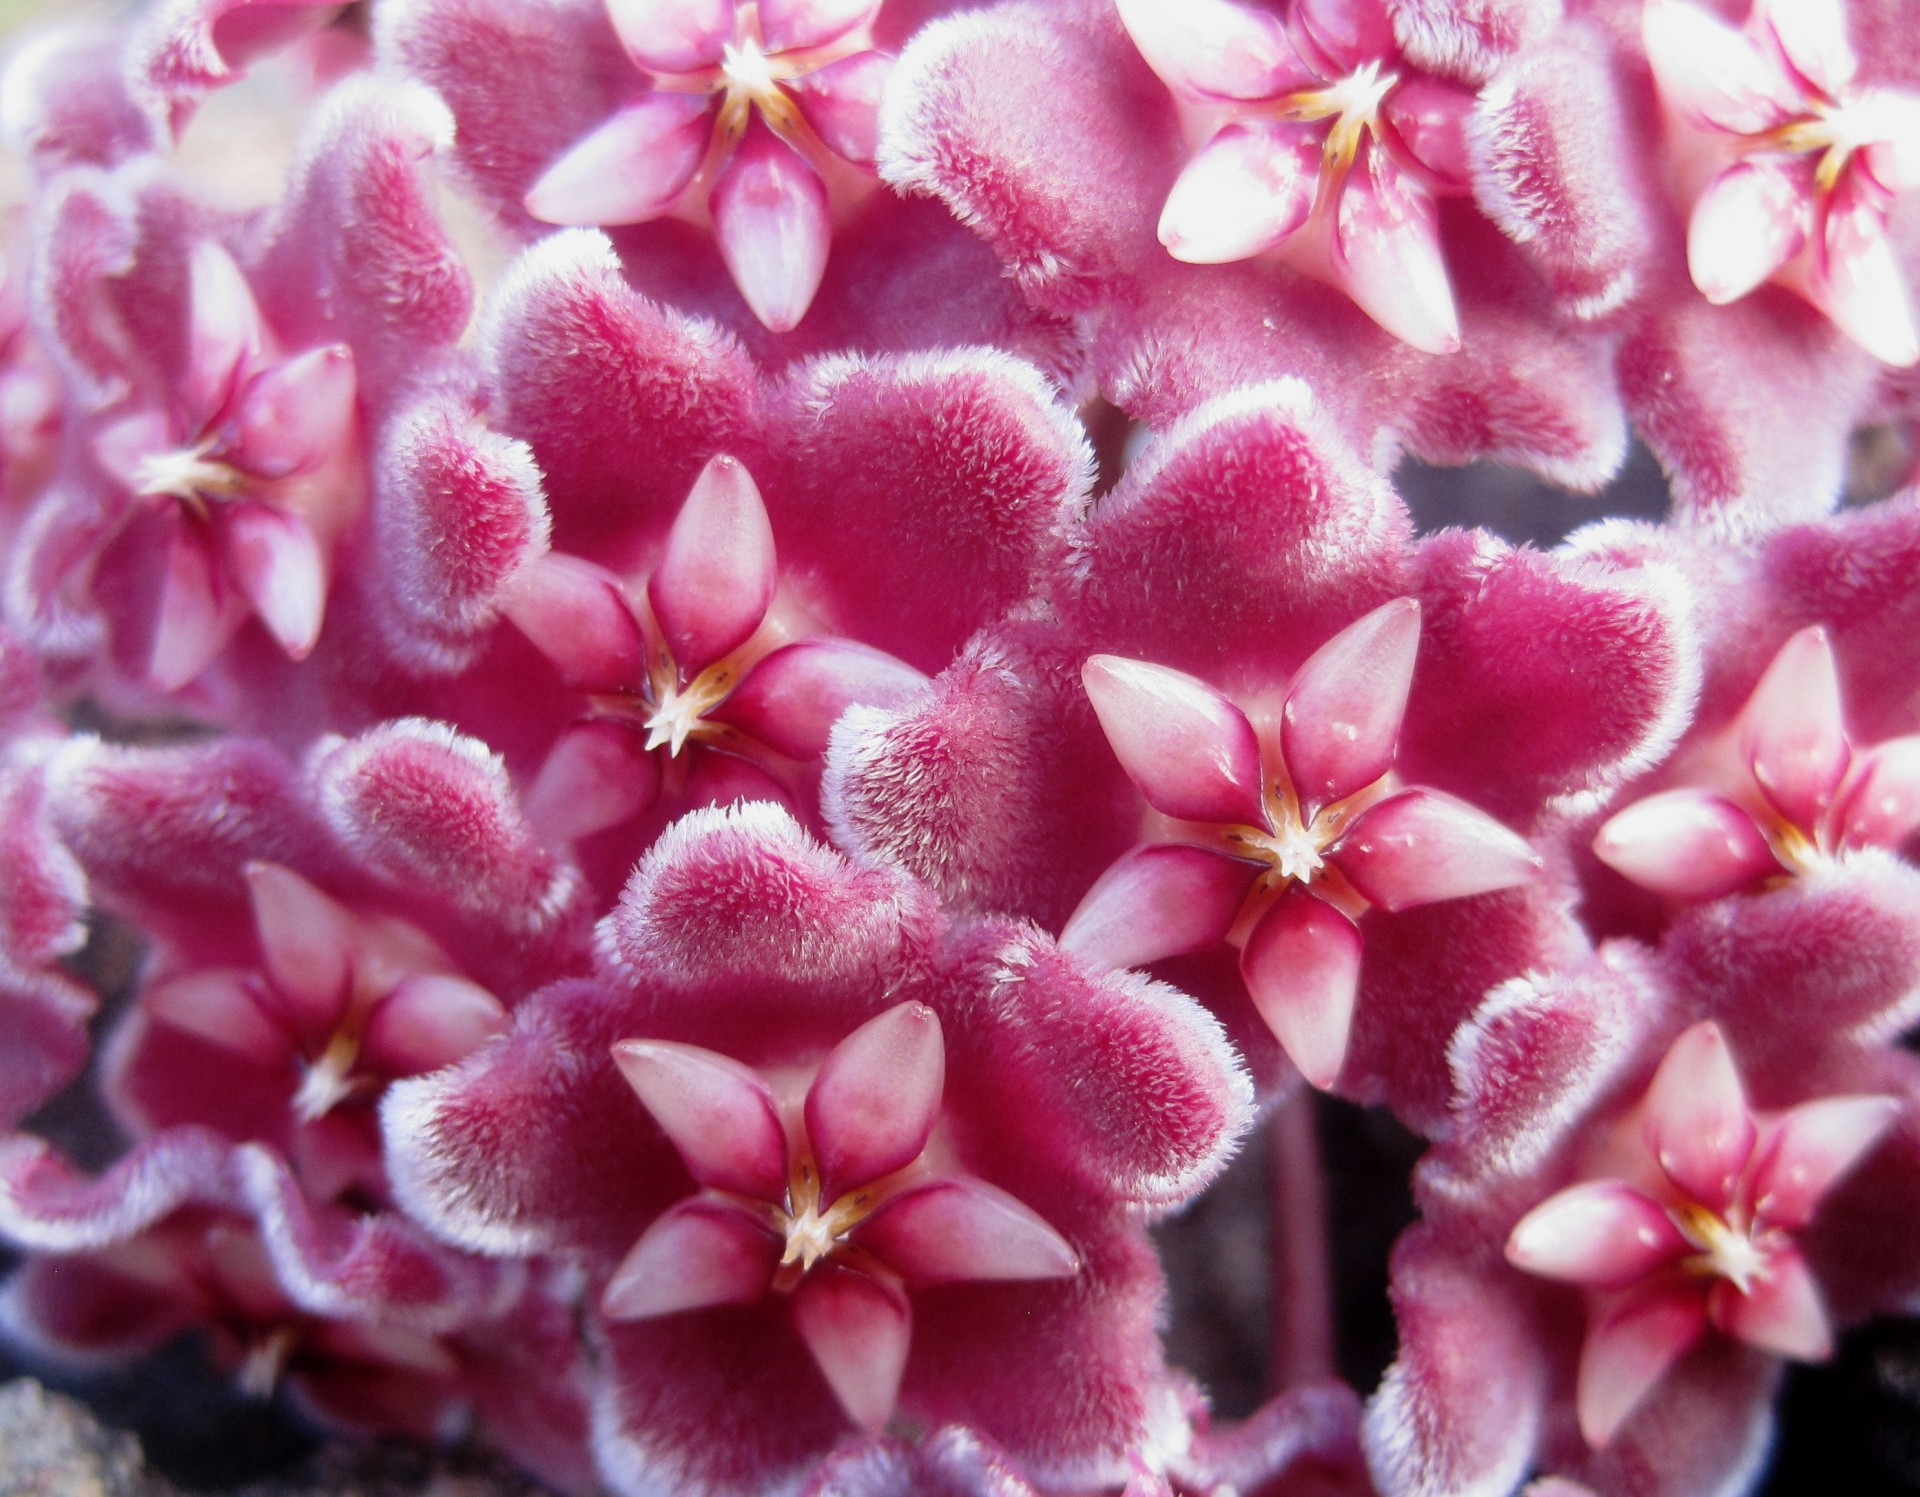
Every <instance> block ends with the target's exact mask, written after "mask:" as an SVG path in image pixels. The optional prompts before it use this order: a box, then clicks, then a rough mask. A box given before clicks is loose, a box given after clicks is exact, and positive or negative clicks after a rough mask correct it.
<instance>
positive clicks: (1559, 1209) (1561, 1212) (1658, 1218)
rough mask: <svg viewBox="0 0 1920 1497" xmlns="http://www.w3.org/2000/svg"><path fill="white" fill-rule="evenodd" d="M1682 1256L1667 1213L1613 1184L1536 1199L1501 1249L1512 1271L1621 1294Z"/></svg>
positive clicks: (1678, 1237)
mask: <svg viewBox="0 0 1920 1497" xmlns="http://www.w3.org/2000/svg"><path fill="white" fill-rule="evenodd" d="M1686 1251H1687V1240H1686V1238H1684V1237H1683V1236H1681V1235H1680V1230H1679V1228H1677V1227H1675V1226H1674V1224H1673V1222H1672V1220H1671V1218H1669V1217H1668V1215H1667V1213H1666V1212H1665V1211H1664V1210H1662V1209H1661V1208H1660V1206H1659V1205H1657V1204H1656V1203H1655V1202H1654V1201H1652V1200H1651V1199H1649V1198H1648V1197H1647V1196H1646V1195H1645V1194H1644V1193H1642V1192H1641V1191H1638V1190H1636V1189H1634V1188H1633V1187H1632V1186H1631V1185H1624V1184H1622V1183H1621V1182H1619V1181H1617V1180H1596V1181H1591V1182H1589V1183H1588V1184H1585V1185H1576V1186H1573V1187H1572V1188H1571V1189H1568V1190H1563V1191H1561V1192H1560V1193H1559V1194H1558V1195H1556V1196H1552V1197H1550V1198H1549V1199H1547V1200H1545V1201H1543V1202H1541V1204H1540V1205H1538V1206H1536V1207H1534V1208H1533V1210H1531V1211H1529V1212H1528V1213H1527V1214H1526V1215H1525V1216H1524V1217H1522V1218H1521V1219H1520V1222H1519V1224H1518V1225H1517V1226H1515V1227H1514V1229H1513V1232H1512V1235H1511V1236H1509V1237H1508V1238H1507V1248H1506V1252H1507V1261H1508V1262H1509V1263H1511V1264H1512V1265H1513V1266H1514V1267H1515V1268H1519V1269H1523V1270H1525V1271H1526V1272H1527V1273H1535V1274H1540V1275H1542V1276H1543V1277H1546V1278H1549V1279H1560V1280H1563V1281H1565V1282H1566V1283H1569V1284H1584V1285H1587V1286H1588V1287H1589V1288H1594V1289H1624V1288H1626V1287H1627V1286H1628V1285H1629V1284H1632V1283H1634V1282H1636V1281H1637V1280H1639V1279H1642V1278H1645V1277H1646V1276H1647V1275H1648V1274H1649V1273H1651V1272H1653V1270H1654V1269H1656V1268H1658V1267H1659V1266H1660V1265H1661V1264H1663V1263H1668V1262H1671V1261H1672V1260H1674V1259H1676V1258H1679V1257H1680V1256H1682V1255H1683V1254H1684V1253H1685V1252H1686Z"/></svg>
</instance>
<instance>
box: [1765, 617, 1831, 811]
mask: <svg viewBox="0 0 1920 1497" xmlns="http://www.w3.org/2000/svg"><path fill="white" fill-rule="evenodd" d="M1739 734H1740V745H1741V750H1742V752H1743V753H1745V754H1746V756H1747V758H1748V760H1749V762H1750V763H1751V764H1752V766H1753V777H1754V779H1755V780H1756V781H1758V782H1759V785H1760V788H1761V789H1762V790H1763V791H1765V792H1766V796H1767V799H1768V800H1770V801H1771V802H1773V805H1774V807H1775V808H1776V809H1777V810H1778V811H1779V812H1780V814H1781V815H1783V816H1785V817H1786V818H1787V819H1788V820H1790V821H1791V822H1793V824H1794V825H1795V826H1798V827H1800V828H1802V829H1803V830H1807V831H1811V830H1812V829H1813V828H1814V826H1816V825H1817V824H1818V823H1819V820H1820V816H1821V813H1822V812H1824V811H1825V810H1826V809H1827V807H1828V805H1829V804H1831V802H1832V800H1833V796H1834V792H1835V791H1836V790H1838V789H1839V788H1840V779H1841V776H1843V775H1844V774H1846V772H1847V760H1848V757H1849V756H1848V750H1847V733H1846V727H1845V724H1844V722H1843V720H1842V718H1841V715H1840V675H1839V672H1838V671H1837V670H1836V669H1835V667H1834V663H1833V646H1832V645H1831V644H1829V643H1828V641H1827V631H1826V630H1825V629H1823V628H1819V627H1817V626H1816V627H1814V628H1811V629H1802V630H1801V631H1800V632H1799V633H1798V634H1796V635H1794V636H1793V638H1792V639H1790V640H1788V641H1787V642H1786V643H1785V644H1784V645H1782V646H1781V647H1780V653H1779V654H1778V655H1775V656H1774V657H1773V663H1772V664H1771V665H1769V666H1768V667H1767V672H1766V674H1765V675H1764V676H1762V677H1761V678H1760V684H1759V685H1758V686H1756V687H1754V689H1753V695H1752V696H1750V697H1748V698H1747V704H1746V705H1745V706H1744V707H1742V708H1741V709H1740V720H1739Z"/></svg>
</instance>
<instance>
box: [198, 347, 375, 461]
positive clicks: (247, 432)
mask: <svg viewBox="0 0 1920 1497" xmlns="http://www.w3.org/2000/svg"><path fill="white" fill-rule="evenodd" d="M355 388H356V386H355V381H354V373H353V351H352V350H351V349H349V348H348V347H347V346H346V345H345V344H344V343H333V344H329V345H328V346H326V347H324V348H315V349H311V350H309V351H308V352H306V353H303V354H301V355H300V356H299V357H298V358H294V359H287V360H285V361H284V362H282V363H278V364H274V365H272V366H270V367H269V368H267V369H263V370H262V371H261V372H260V373H258V374H256V375H255V376H254V377H253V378H252V379H251V380H249V381H248V382H247V386H246V388H245V389H244V390H243V391H242V392H241V395H240V401H239V404H238V405H237V406H236V407H235V408H234V413H233V419H232V422H231V423H230V424H229V425H228V426H227V427H226V428H225V429H224V430H223V432H222V434H221V444H220V448H219V452H218V455H219V456H220V457H221V458H222V459H224V460H225V461H228V462H231V463H232V464H233V465H234V466H235V467H237V468H240V469H241V470H242V471H244V472H247V473H252V474H256V475H258V476H259V477H261V478H285V477H287V476H288V475H289V474H292V473H301V472H305V471H306V470H307V469H309V468H313V467H317V466H318V465H319V464H320V463H321V462H323V461H324V460H325V459H327V458H329V457H332V456H334V455H335V454H337V453H338V452H340V451H341V450H342V448H344V447H345V446H346V445H347V441H348V433H349V432H350V431H351V430H352V428H353V414H354V411H353V402H354V392H355Z"/></svg>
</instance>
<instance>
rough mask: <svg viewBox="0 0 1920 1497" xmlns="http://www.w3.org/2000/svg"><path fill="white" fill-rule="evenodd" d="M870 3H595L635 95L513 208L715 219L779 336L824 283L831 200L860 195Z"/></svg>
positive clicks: (588, 219)
mask: <svg viewBox="0 0 1920 1497" xmlns="http://www.w3.org/2000/svg"><path fill="white" fill-rule="evenodd" d="M878 10H879V0H704V3H701V4H697V5H684V6H662V5H651V4H646V3H643V0H608V5H607V11H608V14H609V16H610V17H611V19H612V21H613V27H614V30H615V32H616V33H617V34H618V35H619V38H620V42H621V45H622V46H624V47H625V48H626V51H627V55H628V56H629V57H630V58H631V59H632V61H633V63H634V66H635V67H637V68H638V69H639V70H640V73H641V76H642V79H643V81H644V82H645V84H646V89H645V91H644V92H642V93H641V94H640V96H639V97H638V98H637V99H635V100H633V102H631V103H629V104H627V105H626V106H624V107H623V108H622V109H620V110H619V111H618V112H617V113H616V114H615V115H614V116H613V117H612V118H611V119H609V120H608V121H606V122H605V123H604V124H602V125H601V126H599V127H598V128H597V129H595V130H594V131H593V132H592V133H591V134H589V135H588V136H587V137H586V138H585V139H584V140H581V141H579V142H578V143H577V144H575V145H574V146H573V147H572V148H571V149H570V150H568V151H567V153H566V154H565V155H563V156H562V157H561V158H560V159H559V160H558V161H556V162H554V163H553V164H552V165H551V166H549V167H548V168H547V170H546V172H545V174H544V175H543V176H541V178H540V179H539V180H538V181H537V182H535V183H534V184H533V187H532V188H531V189H530V190H529V191H528V193H527V198H526V207H527V211H528V212H529V213H531V214H532V215H533V216H534V217H535V218H538V219H544V220H545V221H546V222H548V223H556V224H632V223H644V222H646V221H647V220H649V219H653V218H658V217H660V216H661V215H663V214H668V213H673V212H687V213H690V214H692V215H695V216H698V215H700V214H701V213H702V212H703V211H704V212H705V213H709V214H711V215H712V221H713V228H714V234H715V236H716V238H717V239H718V241H719V246H720V254H721V256H722V257H723V258H724V259H725V261H726V263H727V269H728V270H729V271H730V272H731V273H732V276H733V280H734V284H735V285H736V286H738V287H739V288H740V294H741V295H742V296H743V297H745V298H746V301H747V305H748V306H750V307H751V308H752V309H753V312H754V315H755V316H757V317H758V318H759V319H760V321H761V322H762V323H764V324H765V325H766V326H767V327H768V328H769V329H770V330H772V331H774V332H777V333H784V332H787V331H788V330H790V329H791V328H793V327H794V326H795V325H796V324H798V323H799V321H800V319H801V318H803V317H804V316H806V313H807V308H808V307H809V306H810V305H811V304H812V302H813V297H814V293H815V291H817V290H818V289H819V286H820V278H821V276H822V275H823V274H824V273H825V271H826V265H827V251H828V247H829V245H830V243H831V241H832V238H833V213H834V210H833V199H834V198H836V197H837V198H839V199H840V200H841V201H842V203H845V202H847V201H849V200H850V199H852V198H855V197H857V196H859V195H861V194H862V193H864V192H865V191H867V190H870V186H871V179H870V177H869V175H868V173H869V172H870V171H871V167H872V163H873V154H874V135H875V128H876V126H875V115H876V112H877V110H878V107H879V95H880V86H881V84H882V83H883V82H884V81H885V78H886V74H887V69H888V67H889V65H890V63H891V61H892V60H891V59H890V58H888V57H887V56H886V55H884V54H883V53H880V52H876V51H875V50H873V46H872V42H871V33H872V26H873V19H874V15H875V13H876V12H877V11H878Z"/></svg>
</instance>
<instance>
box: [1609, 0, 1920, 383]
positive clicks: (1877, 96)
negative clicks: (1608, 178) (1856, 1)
mask: <svg viewBox="0 0 1920 1497" xmlns="http://www.w3.org/2000/svg"><path fill="white" fill-rule="evenodd" d="M1644 27H1645V38H1646V47H1647V58H1648V60H1649V61H1650V62H1651V63H1652V65H1653V74H1654V80H1655V82H1656V83H1657V84H1658V85H1659V88H1660V93H1661V97H1662V98H1663V100H1664V101H1665V103H1666V105H1667V107H1668V108H1669V110H1671V111H1672V112H1673V113H1674V114H1675V115H1676V116H1677V117H1678V118H1679V120H1680V121H1681V123H1682V128H1683V129H1684V130H1687V131H1690V132H1692V134H1693V136H1694V139H1693V140H1691V141H1682V142H1680V143H1679V146H1678V148H1679V150H1680V153H1681V157H1682V165H1683V170H1684V171H1685V172H1686V173H1687V174H1688V175H1689V176H1691V177H1692V178H1694V179H1695V194H1694V196H1693V203H1692V210H1691V212H1692V217H1691V220H1690V222H1689V226H1688V233H1687V264H1688V268H1689V269H1690V270H1691V272H1692V275H1693V282H1694V284H1695V285H1696V286H1698V287H1699V288H1700V291H1701V293H1702V294H1703V295H1704V296H1705V297H1706V298H1707V300H1709V301H1711V302H1714V303H1716V304H1721V303H1726V302H1731V301H1736V300H1738V299H1739V298H1741V297H1743V296H1745V295H1747V293H1749V292H1750V291H1752V290H1753V289H1754V288H1755V287H1756V286H1758V285H1760V284H1761V283H1762V282H1763V281H1767V280H1776V281H1779V282H1780V283H1781V284H1782V285H1786V286H1789V287H1791V288H1792V289H1794V290H1796V291H1798V292H1799V293H1800V294H1801V295H1803V296H1805V297H1806V298H1807V300H1808V301H1810V302H1812V303H1813V304H1814V306H1816V307H1818V308H1819V309H1820V310H1821V311H1823V312H1825V313H1826V314H1827V316H1829V317H1831V318H1832V319H1833V320H1834V322H1835V323H1837V324H1838V325H1839V327H1840V328H1841V329H1842V331H1844V332H1845V333H1846V334H1847V336H1848V337H1850V338H1852V339H1853V340H1854V341H1855V342H1856V343H1858V344H1859V345H1860V346H1861V347H1863V348H1865V349H1866V350H1867V351H1868V352H1870V353H1872V354H1873V355H1874V356H1875V357H1877V358H1880V359H1882V360H1884V361H1886V362H1887V363H1889V364H1897V365H1902V366H1904V365H1909V364H1912V363H1913V362H1915V360H1916V359H1920V329H1917V328H1916V326H1915V322H1914V307H1913V301H1912V298H1911V296H1910V294H1909V292H1908V290H1907V287H1906V282H1905V277H1904V276H1903V274H1902V272H1901V269H1900V266H1899V263H1898V260H1897V258H1896V254H1895V250H1894V247H1893V244H1892V242H1891V241H1890V240H1889V238H1888V233H1887V214H1888V211H1889V208H1890V206H1891V205H1892V203H1893V201H1894V199H1895V198H1896V197H1897V196H1899V195H1900V194H1902V193H1906V192H1908V191H1911V190H1912V189H1913V188H1914V187H1915V186H1920V94H1915V93H1912V92H1909V91H1907V90H1904V89H1894V88H1888V87H1885V86H1881V85H1876V84H1869V83H1864V82H1862V81H1860V80H1859V78H1858V77H1857V74H1858V71H1859V62H1858V59H1857V58H1856V57H1855V55H1854V50H1853V47H1852V45H1851V44H1850V43H1849V41H1848V40H1847V23H1846V13H1845V11H1844V9H1843V8H1842V6H1841V4H1840V3H1839V0H1754V5H1753V9H1752V11H1751V13H1750V14H1749V16H1748V19H1747V24H1746V26H1745V28H1744V30H1740V31H1736V30H1734V28H1733V27H1731V26H1729V25H1727V23H1726V22H1724V21H1722V20H1720V19H1719V18H1718V17H1717V16H1715V15H1713V14H1712V13H1710V12H1708V11H1705V10H1702V9H1700V8H1699V7H1697V6H1694V5H1692V4H1689V3H1687V0H1651V3H1649V4H1648V6H1647V8H1646V12H1645V19H1644ZM1702 182H1703V185H1701V184H1702Z"/></svg>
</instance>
